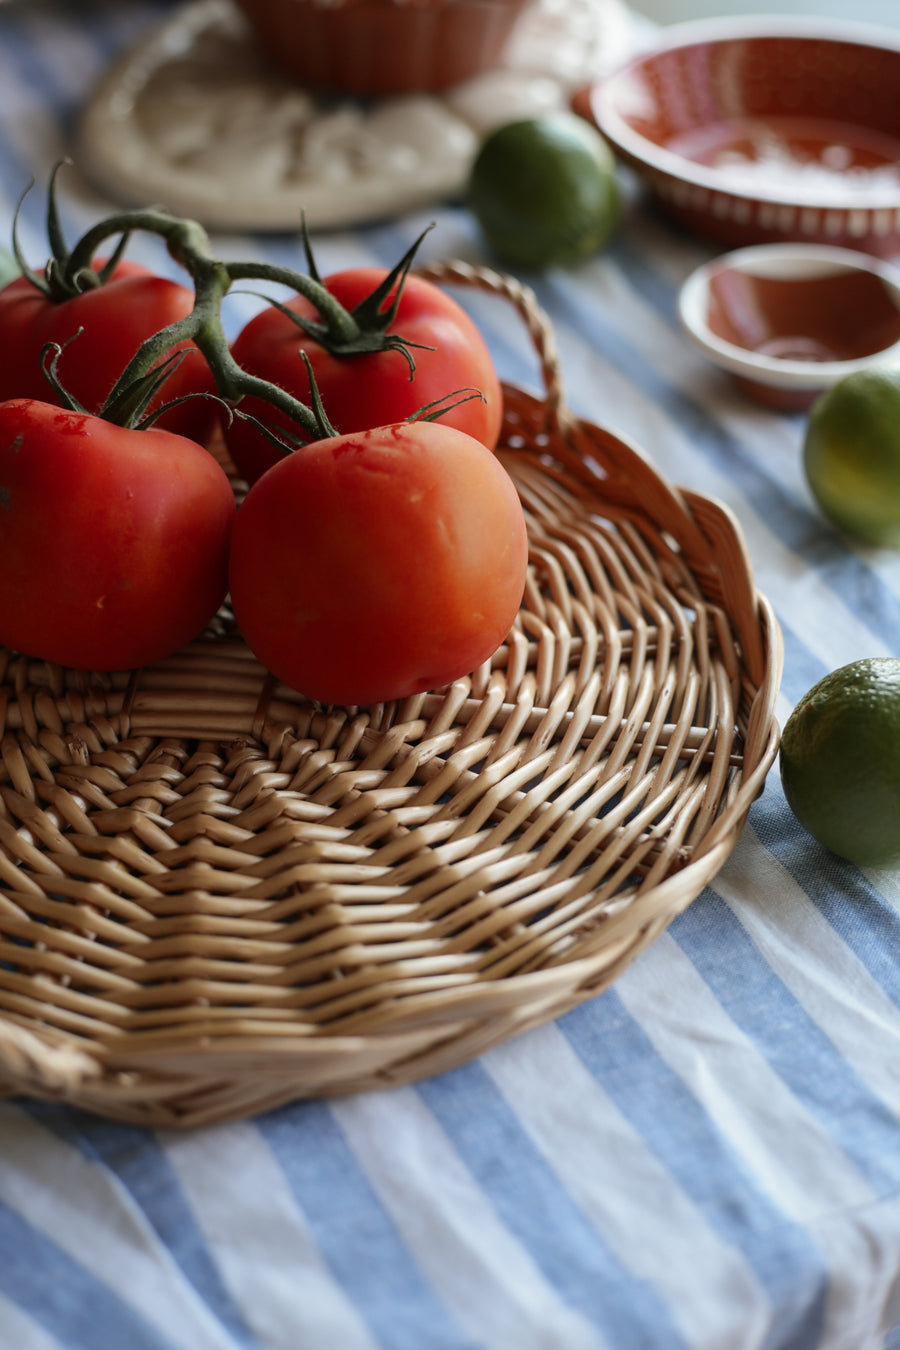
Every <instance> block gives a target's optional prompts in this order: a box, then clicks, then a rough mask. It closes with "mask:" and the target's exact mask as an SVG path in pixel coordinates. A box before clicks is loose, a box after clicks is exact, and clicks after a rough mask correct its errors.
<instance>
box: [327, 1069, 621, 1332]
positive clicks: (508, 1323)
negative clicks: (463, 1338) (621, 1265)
mask: <svg viewBox="0 0 900 1350" xmlns="http://www.w3.org/2000/svg"><path fill="white" fill-rule="evenodd" d="M333 1110H334V1113H335V1116H336V1118H337V1120H338V1122H339V1124H340V1126H341V1128H342V1129H343V1131H344V1133H345V1135H346V1137H347V1139H348V1141H349V1143H350V1146H351V1147H352V1148H353V1150H354V1152H355V1153H356V1155H357V1157H358V1159H359V1161H360V1163H361V1165H362V1167H363V1168H364V1169H365V1172H366V1176H367V1177H368V1179H369V1182H370V1183H371V1185H372V1187H373V1189H374V1190H375V1192H376V1193H377V1195H378V1197H379V1199H380V1200H381V1203H382V1204H383V1205H384V1207H385V1209H386V1210H387V1211H388V1213H389V1214H390V1216H391V1218H392V1219H393V1221H394V1223H395V1224H396V1226H397V1228H398V1230H399V1232H400V1233H401V1235H402V1237H403V1240H404V1242H405V1243H406V1246H407V1247H408V1249H409V1251H410V1252H411V1253H412V1254H413V1256H414V1257H415V1259H416V1260H417V1261H418V1263H419V1265H420V1266H421V1268H422V1270H423V1271H424V1273H425V1275H426V1277H427V1279H428V1280H429V1282H430V1283H431V1285H432V1286H433V1288H434V1289H435V1291H436V1293H437V1294H438V1296H439V1297H440V1298H441V1299H442V1300H443V1301H444V1303H445V1304H446V1305H447V1306H448V1307H449V1308H450V1310H451V1312H452V1313H453V1316H454V1317H455V1318H456V1319H457V1321H458V1322H459V1323H460V1325H461V1326H463V1327H464V1328H465V1329H466V1331H467V1332H468V1334H469V1336H470V1337H471V1338H472V1339H473V1340H474V1341H475V1342H476V1343H477V1344H478V1346H479V1347H484V1350H512V1347H515V1350H556V1348H557V1347H560V1350H561V1348H562V1347H565V1350H600V1347H601V1346H602V1345H603V1341H602V1339H601V1337H600V1334H599V1332H597V1331H595V1330H594V1329H593V1328H592V1327H591V1326H590V1325H589V1324H588V1323H587V1322H586V1321H585V1320H584V1319H583V1318H582V1317H581V1316H580V1315H579V1314H577V1313H576V1312H574V1311H573V1310H571V1309H570V1308H568V1307H566V1306H565V1305H564V1304H563V1303H562V1302H561V1300H560V1299H559V1297H558V1296H557V1294H556V1293H555V1292H554V1290H553V1289H552V1288H551V1287H550V1286H549V1285H548V1283H547V1281H546V1280H545V1278H544V1276H543V1274H542V1273H541V1271H540V1270H539V1268H538V1267H537V1265H536V1264H535V1262H534V1261H533V1260H532V1258H531V1257H530V1256H529V1255H528V1253H527V1252H525V1251H524V1250H523V1249H522V1248H521V1246H520V1245H519V1244H518V1242H517V1241H516V1240H515V1239H514V1238H513V1237H512V1236H511V1235H510V1234H509V1232H508V1231H507V1230H506V1229H505V1228H504V1226H503V1225H502V1224H501V1223H500V1221H499V1220H498V1217H497V1215H496V1213H495V1212H494V1210H493V1208H492V1207H491V1205H490V1203H489V1202H488V1200H487V1198H486V1197H485V1195H484V1193H483V1192H482V1191H481V1190H480V1189H479V1187H478V1185H477V1184H476V1182H475V1181H474V1179H473V1177H472V1176H471V1174H470V1173H469V1171H468V1170H467V1168H466V1167H465V1166H464V1164H463V1162H462V1161H461V1159H460V1158H459V1156H458V1154H457V1153H456V1152H455V1151H454V1149H453V1146H452V1144H451V1142H450V1141H449V1139H448V1138H447V1136H446V1135H445V1133H444V1131H443V1130H442V1129H441V1127H440V1125H439V1124H438V1123H437V1121H436V1120H435V1119H434V1117H433V1116H432V1115H431V1114H430V1112H429V1111H428V1110H427V1109H426V1107H425V1106H424V1104H423V1102H422V1101H421V1099H420V1097H419V1096H418V1094H417V1093H416V1092H415V1091H414V1090H412V1089H409V1088H407V1089H398V1090H397V1091H394V1092H390V1093H373V1094H370V1095H366V1096H361V1097H355V1098H351V1099H347V1100H345V1101H341V1102H338V1103H336V1104H335V1105H334V1107H333ZM529 1203H530V1201H529V1199H528V1197H527V1196H526V1197H523V1204H526V1205H527V1204H529Z"/></svg>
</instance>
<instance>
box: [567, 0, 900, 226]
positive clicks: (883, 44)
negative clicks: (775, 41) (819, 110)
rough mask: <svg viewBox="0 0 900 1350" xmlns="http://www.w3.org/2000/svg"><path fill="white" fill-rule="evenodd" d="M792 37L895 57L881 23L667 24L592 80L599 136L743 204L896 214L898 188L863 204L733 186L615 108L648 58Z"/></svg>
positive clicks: (892, 39)
mask: <svg viewBox="0 0 900 1350" xmlns="http://www.w3.org/2000/svg"><path fill="white" fill-rule="evenodd" d="M765 37H793V38H811V39H815V40H816V41H818V42H837V43H849V44H851V45H853V46H856V47H866V48H870V49H872V50H874V51H888V52H894V53H896V54H897V55H900V34H898V33H897V32H896V31H895V30H893V29H891V28H886V27H884V26H883V25H880V24H870V23H859V22H856V21H854V20H844V19H822V18H816V19H804V18H802V17H798V16H789V17H780V16H778V15H759V16H752V17H747V18H740V17H734V18H721V19H693V20H690V21H689V22H687V23H676V24H671V25H670V26H669V27H667V28H666V29H665V30H664V32H663V35H662V36H661V37H660V38H658V39H657V40H656V41H654V42H652V43H651V44H650V45H648V46H646V47H643V48H642V49H641V50H640V51H638V52H636V53H635V54H634V55H633V56H632V57H630V58H629V59H628V60H627V61H626V62H625V63H624V65H622V66H619V67H618V68H617V69H616V70H614V71H612V72H611V73H610V74H609V75H606V76H605V77H603V78H602V79H601V80H599V81H598V82H597V84H596V85H595V86H594V88H593V90H592V91H591V95H590V104H591V113H592V116H593V118H594V120H595V122H596V123H597V126H598V127H599V129H600V131H601V132H602V134H603V135H604V136H605V137H606V138H607V139H608V140H609V141H610V142H611V144H612V145H613V146H614V147H615V148H616V149H617V150H618V151H619V152H620V153H621V154H622V156H623V157H625V158H628V159H631V160H633V161H636V162H637V164H638V165H641V166H644V167H646V168H650V169H653V170H655V171H656V172H657V173H659V174H662V175H664V176H666V177H668V178H672V179H676V180H678V181H680V182H682V183H686V184H688V185H689V186H691V187H695V188H703V189H705V190H706V191H708V192H712V193H716V194H718V195H719V196H723V197H730V198H733V199H735V200H739V201H746V202H748V203H752V202H761V203H765V204H766V205H772V206H795V207H797V206H799V207H802V208H803V209H809V210H813V211H862V212H866V213H868V212H871V211H885V210H887V211H895V210H900V187H898V188H897V189H896V190H894V191H884V190H882V191H881V192H880V193H879V192H877V191H875V192H873V193H872V195H871V196H870V197H866V199H865V200H864V201H860V200H858V199H853V198H848V199H847V200H846V201H843V200H841V201H835V200H833V199H831V200H828V199H817V198H815V197H804V199H803V201H802V202H799V203H798V202H797V201H796V200H794V199H793V197H792V194H791V191H790V189H789V188H783V189H780V190H779V189H777V188H776V189H775V190H772V189H767V188H766V187H765V186H763V185H761V186H760V187H759V188H758V189H757V188H756V187H754V188H753V189H752V190H749V189H744V188H741V187H740V186H738V185H734V186H732V185H731V184H730V183H729V182H728V181H727V179H724V180H723V178H722V176H721V175H720V174H719V173H717V171H716V170H715V169H708V168H705V167H704V166H703V165H700V164H696V163H695V162H694V161H693V160H690V159H686V158H684V157H683V156H681V155H679V154H676V153H675V152H674V151H672V150H665V149H663V148H662V147H661V146H658V145H656V143H655V142H654V141H649V140H647V139H646V138H645V137H644V136H641V135H639V133H638V132H636V131H634V130H633V129H632V128H631V127H630V126H629V124H628V122H626V121H625V119H624V118H623V117H622V115H621V114H620V112H619V110H618V107H617V93H618V88H619V86H620V85H621V83H622V82H624V81H625V80H627V79H629V78H630V77H631V76H632V75H633V74H634V72H635V71H636V70H638V69H639V68H640V67H641V65H642V64H643V63H644V62H646V61H647V60H648V59H650V58H652V57H654V56H662V55H665V53H667V52H673V51H679V50H681V49H683V48H685V47H693V46H696V45H697V44H698V43H708V42H731V41H740V40H743V39H746V38H765Z"/></svg>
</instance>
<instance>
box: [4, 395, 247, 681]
mask: <svg viewBox="0 0 900 1350" xmlns="http://www.w3.org/2000/svg"><path fill="white" fill-rule="evenodd" d="M234 514H235V500H234V493H233V491H232V488H231V484H230V483H229V481H228V478H227V476H226V474H225V472H224V471H223V469H222V468H221V466H220V465H219V463H218V462H217V460H215V459H214V458H213V456H212V455H211V454H210V453H209V452H208V451H207V450H204V449H203V448H202V447H201V446H199V445H197V444H196V443H195V442H193V441H190V440H187V439H186V438H185V437H183V436H176V435H174V433H172V432H169V431H163V430H161V429H157V428H155V427H150V428H148V429H147V430H143V431H142V430H135V429H125V428H123V427H118V426H114V425H113V424H112V423H110V422H104V421H101V420H100V418H97V417H92V416H89V415H87V414H85V413H77V412H70V411H68V410H66V409H62V408H58V407H55V406H53V405H51V404H48V403H38V402H36V401H34V400H31V399H13V400H10V401H9V402H6V403H0V643H3V644H4V645H5V646H7V647H11V648H13V649H14V650H16V651H19V652H23V653H24V654H26V655H28V656H33V657H41V658H44V659H45V660H48V661H54V662H57V663H59V664H60V665H66V666H73V667H76V668H78V669H86V670H130V669H132V668H133V667H135V666H140V665H145V664H147V663H149V662H152V661H156V660H159V659H161V658H162V657H164V656H168V655H171V653H173V652H175V651H177V650H178V649H179V648H180V647H182V646H183V645H184V644H185V643H186V642H188V641H190V640H191V639H192V638H194V637H196V636H198V634H199V633H201V632H202V631H203V629H204V627H205V626H206V624H207V623H208V622H209V620H210V619H211V618H212V616H213V615H214V614H215V612H216V610H217V609H218V607H219V605H220V604H221V603H222V601H223V599H224V597H225V594H226V589H227V582H228V545H229V539H230V535H231V527H232V524H233V522H234Z"/></svg>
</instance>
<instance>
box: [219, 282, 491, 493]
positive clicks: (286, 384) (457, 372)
mask: <svg viewBox="0 0 900 1350" xmlns="http://www.w3.org/2000/svg"><path fill="white" fill-rule="evenodd" d="M386 275H387V273H386V272H385V271H383V270H381V269H379V268H374V267H360V268H351V269H349V270H347V271H344V272H336V273H334V274H333V275H332V276H329V277H325V279H324V285H325V287H326V288H327V290H329V291H330V292H331V293H332V295H334V296H335V297H336V299H338V300H339V301H340V302H341V304H342V305H343V306H344V308H345V309H348V310H351V311H352V310H353V309H355V308H356V306H357V305H359V304H360V303H361V302H362V301H363V300H365V299H366V297H367V296H369V295H370V294H371V293H372V291H373V290H374V289H375V288H376V287H377V286H378V285H379V283H380V282H382V281H383V280H384V278H385V277H386ZM395 294H396V290H395V291H393V292H391V295H390V296H389V297H388V298H387V300H386V301H385V302H384V305H383V309H388V308H389V307H390V305H391V303H392V301H393V297H394V295H395ZM287 308H288V309H290V310H293V311H294V312H295V313H297V314H301V315H303V316H304V317H305V318H309V319H315V318H316V317H317V312H316V310H315V308H314V307H313V305H312V304H311V303H310V302H309V301H308V300H306V299H304V298H303V297H302V296H295V297H293V298H292V299H291V300H290V301H289V302H288V304H287ZM387 331H388V332H389V333H396V334H398V335H400V336H402V337H404V338H407V339H408V340H409V342H410V343H414V344H415V343H419V344H421V346H413V347H412V356H413V359H414V361H415V374H414V376H413V377H412V378H411V377H410V368H409V364H408V362H407V360H406V358H405V357H404V356H403V354H402V352H399V351H396V350H389V351H381V352H372V353H369V354H366V355H362V356H334V355H332V354H331V353H330V352H328V351H326V350H325V348H324V347H323V346H322V345H321V344H320V343H319V342H318V341H317V340H316V339H315V338H313V337H310V336H308V335H307V334H305V333H304V332H303V331H302V329H300V328H298V327H297V325H296V324H295V323H293V322H292V321H291V319H289V318H287V317H286V316H285V315H284V314H282V313H281V312H280V310H278V309H277V308H275V307H269V308H267V309H264V310H262V311H261V312H260V313H259V314H257V315H256V316H255V317H254V318H252V319H251V320H250V322H249V323H248V324H247V325H246V326H245V327H244V328H243V329H242V331H241V332H240V333H239V334H238V336H237V338H236V339H235V341H234V343H233V344H232V349H231V350H232V354H233V356H234V358H235V360H236V361H237V362H238V364H239V365H240V366H242V367H243V368H244V370H246V371H248V372H249V373H250V374H251V375H258V376H261V377H262V378H263V379H266V380H269V381H271V382H272V383H273V384H277V385H280V386H281V388H282V389H286V390H287V391H288V392H289V393H291V394H293V395H294V396H295V397H296V398H298V399H300V400H301V401H302V402H303V403H306V404H309V403H310V402H311V396H310V385H309V378H308V376H307V372H306V367H305V365H304V363H303V360H302V358H301V356H300V351H301V349H302V350H303V351H305V352H306V354H307V355H308V357H309V360H310V364H311V365H312V368H313V372H314V374H315V378H316V383H317V384H318V387H319V392H320V394H321V396H322V403H323V405H324V408H325V412H326V414H327V416H328V418H329V419H330V421H331V423H332V425H333V426H334V428H335V430H336V431H338V432H340V433H341V434H346V433H348V432H353V431H365V430H366V429H367V428H369V427H380V426H385V425H388V424H389V423H392V422H402V421H404V420H405V419H406V418H408V417H410V416H411V415H412V414H413V413H416V412H418V411H419V409H420V408H423V407H425V406H426V404H430V403H432V402H434V401H435V400H437V399H442V398H445V397H446V396H448V395H451V394H454V393H455V392H456V391H457V390H460V389H477V390H479V391H480V392H481V394H482V395H483V396H484V401H482V400H481V399H477V398H471V399H469V400H468V401H466V402H464V403H460V404H458V405H457V407H455V408H453V409H452V411H450V412H447V413H446V414H444V415H443V416H442V418H441V421H442V422H443V423H444V425H445V426H452V427H458V428H459V430H460V431H465V432H468V434H469V435H470V436H474V437H475V439H476V440H478V441H481V442H482V443H483V444H484V445H486V446H487V447H488V449H490V450H493V449H494V448H495V446H496V444H497V439H498V437H499V435H500V424H501V421H502V417H503V395H502V391H501V388H500V381H499V379H498V376H497V372H496V370H495V369H494V364H493V361H492V360H491V355H490V352H489V351H488V348H487V345H486V344H485V341H484V339H483V337H482V336H481V334H480V332H479V331H478V328H477V327H476V325H475V323H474V322H473V321H472V319H471V318H470V317H469V315H468V314H467V313H466V312H465V310H464V309H463V308H462V307H461V306H460V305H458V304H457V303H456V301H455V300H453V299H452V297H450V296H449V295H445V294H444V292H443V291H442V290H441V289H440V288H439V287H438V286H435V285H432V283H431V282H429V281H425V280H424V279H423V278H421V277H415V276H408V277H407V278H406V281H405V283H404V285H403V290H402V292H401V295H400V301H399V304H398V306H397V312H396V315H395V317H394V319H393V321H392V323H391V324H390V326H389V327H388V330H387ZM429 349H431V350H429ZM240 408H241V410H242V411H243V412H246V413H251V414H252V415H253V416H254V417H258V418H260V419H261V420H263V421H268V422H269V423H271V424H272V425H275V426H279V427H282V426H286V425H287V426H289V425H291V424H290V423H289V422H288V421H287V419H286V418H285V417H284V416H283V415H282V414H280V413H278V412H276V411H275V410H274V409H273V408H271V407H269V405H267V404H266V403H264V402H262V401H261V400H259V399H256V398H252V397H248V398H245V399H244V400H243V401H242V402H241V404H240ZM293 430H294V431H295V433H296V431H297V428H296V427H294V428H293ZM225 439H226V442H227V445H228V450H229V453H230V455H231V458H232V460H233V462H234V465H235V468H236V469H237V470H238V473H239V474H240V475H241V477H242V478H244V479H245V480H246V481H247V482H248V483H254V482H255V481H256V480H257V478H259V477H260V475H261V474H263V473H264V472H265V470H266V469H268V468H269V467H270V466H271V465H272V464H274V463H275V461H276V460H277V459H279V458H280V452H279V451H278V449H277V447H275V446H273V445H272V444H271V443H270V442H269V441H267V440H266V438H265V436H263V434H262V433H261V432H260V431H258V430H257V429H256V428H255V427H254V426H253V424H252V423H250V422H247V421H244V420H242V419H241V418H239V417H236V418H235V419H234V421H233V422H232V423H231V425H230V426H229V427H227V428H226V429H225Z"/></svg>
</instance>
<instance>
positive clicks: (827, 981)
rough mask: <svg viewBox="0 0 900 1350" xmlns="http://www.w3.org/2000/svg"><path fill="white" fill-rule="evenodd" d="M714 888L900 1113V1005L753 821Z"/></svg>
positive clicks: (775, 967)
mask: <svg viewBox="0 0 900 1350" xmlns="http://www.w3.org/2000/svg"><path fill="white" fill-rule="evenodd" d="M751 841H752V843H751ZM715 889H716V891H717V892H718V893H719V894H720V895H721V896H722V898H723V899H724V900H725V901H726V903H727V904H729V906H730V907H731V908H732V910H733V911H734V912H735V914H736V915H737V917H738V918H739V920H740V922H741V923H742V924H743V926H744V927H745V928H746V930H747V932H748V933H749V934H750V936H751V937H752V939H753V941H754V942H755V944H756V946H757V947H758V948H759V950H760V952H761V953H762V955H763V957H764V958H765V960H766V961H767V962H768V964H769V965H770V966H771V967H772V969H773V970H774V971H775V973H776V974H777V976H778V978H779V979H780V980H782V981H783V982H784V984H785V985H786V987H787V988H788V989H790V991H791V993H792V994H793V995H794V997H795V998H796V999H797V1001H798V1002H799V1003H800V1004H801V1005H802V1006H803V1007H804V1008H805V1009H806V1011H807V1012H808V1013H809V1015H810V1017H811V1018H812V1019H813V1020H814V1021H815V1022H816V1023H817V1024H818V1025H819V1026H820V1027H821V1029H822V1030H823V1031H824V1033H825V1034H826V1035H827V1036H828V1038H829V1040H831V1041H832V1042H833V1043H834V1045H835V1047H836V1048H837V1050H838V1051H839V1052H840V1054H841V1055H843V1057H844V1058H845V1059H846V1060H847V1062H848V1063H849V1064H850V1065H851V1066H852V1068H853V1070H854V1072H855V1073H857V1074H858V1075H859V1077H860V1078H861V1079H862V1080H863V1082H865V1083H866V1084H867V1086H868V1087H869V1088H870V1089H871V1090H872V1092H874V1093H875V1094H876V1095H877V1096H878V1097H880V1098H881V1100H882V1101H884V1102H885V1103H886V1104H887V1105H888V1106H889V1107H890V1109H891V1111H892V1112H893V1114H894V1115H895V1116H897V1117H898V1118H900V1075H898V1073H897V1063H898V1059H900V1009H898V1008H897V1005H896V1004H895V1003H894V1001H893V1000H892V999H891V998H889V996H888V995H887V994H886V993H885V992H884V990H883V989H882V988H881V986H880V985H879V984H878V982H877V981H876V980H875V979H874V978H873V977H872V976H871V975H870V974H869V972H868V971H867V969H866V967H865V966H864V965H863V963H862V961H860V959H859V957H858V956H856V955H855V953H854V952H853V951H852V950H851V949H850V947H848V946H847V944H846V943H845V942H844V941H843V940H842V938H841V937H840V935H839V934H838V933H837V932H836V931H835V930H834V928H833V927H832V926H831V924H830V923H829V922H828V920H827V919H826V918H825V917H824V916H823V915H822V914H820V913H819V911H818V910H817V909H816V907H815V905H814V904H813V903H812V901H811V900H810V899H809V897H808V896H807V895H806V894H805V892H804V891H803V890H802V888H801V887H800V886H798V885H797V883H796V882H795V881H794V879H793V877H792V876H791V875H790V873H789V872H788V871H787V870H786V869H785V868H784V867H782V866H781V864H780V863H779V862H778V861H777V859H775V858H773V857H772V855H771V854H770V853H768V852H767V851H766V850H765V849H764V848H762V846H761V845H760V844H759V841H758V839H757V838H756V836H755V834H754V832H753V830H752V828H749V827H748V828H747V829H746V830H745V831H744V834H743V835H742V837H741V839H740V841H739V842H738V846H737V848H736V849H735V851H734V853H733V854H732V856H731V859H730V860H729V864H728V866H727V867H726V868H725V869H724V870H723V871H722V872H721V873H720V874H719V876H718V877H717V879H716V882H715ZM748 895H752V896H753V902H752V903H747V898H746V897H747V896H748Z"/></svg>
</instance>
